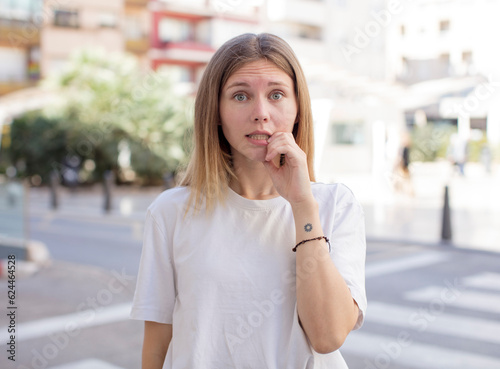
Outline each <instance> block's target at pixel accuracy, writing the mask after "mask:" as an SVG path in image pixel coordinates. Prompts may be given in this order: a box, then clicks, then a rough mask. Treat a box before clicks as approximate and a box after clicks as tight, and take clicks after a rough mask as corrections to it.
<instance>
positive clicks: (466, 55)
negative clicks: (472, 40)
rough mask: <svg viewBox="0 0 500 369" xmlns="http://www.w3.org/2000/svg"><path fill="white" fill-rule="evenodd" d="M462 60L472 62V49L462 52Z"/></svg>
mask: <svg viewBox="0 0 500 369" xmlns="http://www.w3.org/2000/svg"><path fill="white" fill-rule="evenodd" d="M462 61H463V62H464V63H466V64H471V63H472V51H464V52H463V53H462Z"/></svg>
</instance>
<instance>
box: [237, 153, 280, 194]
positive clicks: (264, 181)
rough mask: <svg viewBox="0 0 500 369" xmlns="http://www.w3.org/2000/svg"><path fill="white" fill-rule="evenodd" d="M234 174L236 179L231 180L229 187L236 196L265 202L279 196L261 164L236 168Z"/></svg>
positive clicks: (254, 163)
mask: <svg viewBox="0 0 500 369" xmlns="http://www.w3.org/2000/svg"><path fill="white" fill-rule="evenodd" d="M235 174H236V179H231V181H230V182H229V187H230V188H231V189H232V190H233V191H234V192H236V193H237V194H238V195H240V196H243V197H245V198H247V199H250V200H267V199H272V198H274V197H278V196H279V194H278V192H277V191H276V189H275V188H274V185H273V181H272V180H271V177H270V176H269V174H268V173H267V170H266V168H265V167H264V165H263V164H262V163H258V162H257V163H256V162H253V163H252V164H251V165H248V166H244V167H242V166H237V167H235Z"/></svg>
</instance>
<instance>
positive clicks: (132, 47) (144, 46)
mask: <svg viewBox="0 0 500 369" xmlns="http://www.w3.org/2000/svg"><path fill="white" fill-rule="evenodd" d="M149 47H150V42H149V38H148V37H144V38H139V39H128V40H126V41H125V49H126V50H127V51H128V52H131V53H135V54H144V53H146V52H147V51H148V50H149Z"/></svg>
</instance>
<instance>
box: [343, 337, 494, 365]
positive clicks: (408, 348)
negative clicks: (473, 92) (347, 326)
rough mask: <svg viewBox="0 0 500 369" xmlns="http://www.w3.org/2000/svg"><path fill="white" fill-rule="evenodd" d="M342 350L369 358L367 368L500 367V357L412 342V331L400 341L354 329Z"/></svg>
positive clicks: (366, 363) (395, 338)
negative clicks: (393, 365)
mask: <svg viewBox="0 0 500 369" xmlns="http://www.w3.org/2000/svg"><path fill="white" fill-rule="evenodd" d="M406 333H408V332H406ZM340 351H341V352H343V353H349V354H355V355H357V356H362V357H366V358H370V359H366V360H365V363H364V364H365V366H364V368H365V369H378V368H387V367H389V365H390V364H397V365H401V366H406V367H410V368H422V369H424V368H425V369H466V368H467V369H471V368H481V369H498V368H500V359H497V358H494V357H489V356H485V355H478V354H474V353H469V352H464V351H463V350H452V349H449V348H444V347H437V346H435V345H430V344H424V343H419V342H416V341H413V340H412V338H411V334H409V333H408V335H407V336H404V337H403V336H401V337H400V339H399V340H398V338H397V337H388V336H382V335H378V334H372V333H366V332H362V331H359V332H353V333H351V334H350V335H349V338H348V339H347V341H346V342H345V344H344V346H342V348H341V350H340ZM360 369H361V368H360Z"/></svg>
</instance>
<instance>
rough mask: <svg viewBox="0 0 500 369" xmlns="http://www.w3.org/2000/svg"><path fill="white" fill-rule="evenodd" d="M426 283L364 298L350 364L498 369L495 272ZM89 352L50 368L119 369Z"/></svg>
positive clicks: (394, 266)
mask: <svg viewBox="0 0 500 369" xmlns="http://www.w3.org/2000/svg"><path fill="white" fill-rule="evenodd" d="M450 262H453V261H452V260H451V256H450V254H449V253H446V252H443V251H439V250H432V251H424V252H420V253H418V254H417V253H405V254H404V255H401V254H400V255H399V257H397V258H394V259H392V260H384V261H378V262H375V263H369V264H368V265H367V268H366V275H367V282H368V283H367V284H368V285H369V282H370V281H371V280H372V278H376V277H382V278H384V277H387V276H389V279H392V274H396V273H401V272H402V273H405V272H411V270H412V269H422V271H423V268H440V265H441V263H450ZM490 269H491V268H490ZM418 274H419V275H423V274H420V271H419V273H418ZM445 276H446V277H445ZM389 279H388V280H389ZM429 280H430V279H429ZM432 281H433V282H429V283H428V285H426V284H425V283H424V284H420V285H419V287H418V288H417V287H415V288H412V289H409V290H404V289H402V290H401V292H399V293H398V292H392V291H391V293H390V294H389V295H386V296H390V301H386V300H384V297H383V296H384V294H382V295H380V297H378V299H369V304H368V311H367V316H366V320H365V326H364V327H363V328H362V329H361V330H359V331H355V332H352V333H351V334H350V335H349V337H348V339H347V341H346V342H345V344H344V345H343V346H342V348H341V352H342V354H343V355H344V356H345V357H346V360H347V362H348V363H349V364H350V368H351V369H403V368H404V369H424V368H425V369H500V334H498V332H500V271H499V272H484V271H481V272H471V273H470V274H469V275H465V276H462V277H460V278H458V277H450V274H449V273H443V279H442V280H441V279H435V278H432ZM402 283H403V282H402ZM129 310H130V303H123V304H116V305H111V306H107V307H102V308H101V309H100V310H99V311H95V312H94V313H95V314H93V315H92V317H93V318H92V319H88V318H89V317H90V316H91V315H90V312H89V311H83V312H79V313H75V314H69V315H64V316H58V317H53V318H46V319H41V320H39V321H32V322H26V323H22V324H20V325H19V328H20V330H21V328H22V331H23V336H22V338H21V337H20V339H21V341H23V342H24V341H27V340H33V339H41V338H43V337H47V336H50V335H54V334H56V333H57V332H62V331H64V329H65V324H67V322H73V323H74V324H76V325H77V326H79V327H80V329H83V328H91V327H98V326H101V325H105V324H109V323H116V322H121V321H126V320H127V319H128V312H129ZM85 318H87V319H85ZM3 331H5V330H3ZM2 337H4V336H3V335H2V333H1V332H0V340H3V339H2ZM4 338H6V337H4ZM497 348H498V349H497ZM92 356H93V355H91V356H90V358H88V359H86V360H83V361H74V362H71V361H70V362H68V363H66V364H63V365H59V366H57V364H53V365H48V368H49V369H87V368H92V369H124V368H123V367H121V366H116V364H114V363H111V362H107V361H103V360H102V359H103V358H92ZM104 359H105V360H106V358H104ZM110 361H112V360H110ZM351 362H354V363H355V364H352V363H351Z"/></svg>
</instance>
